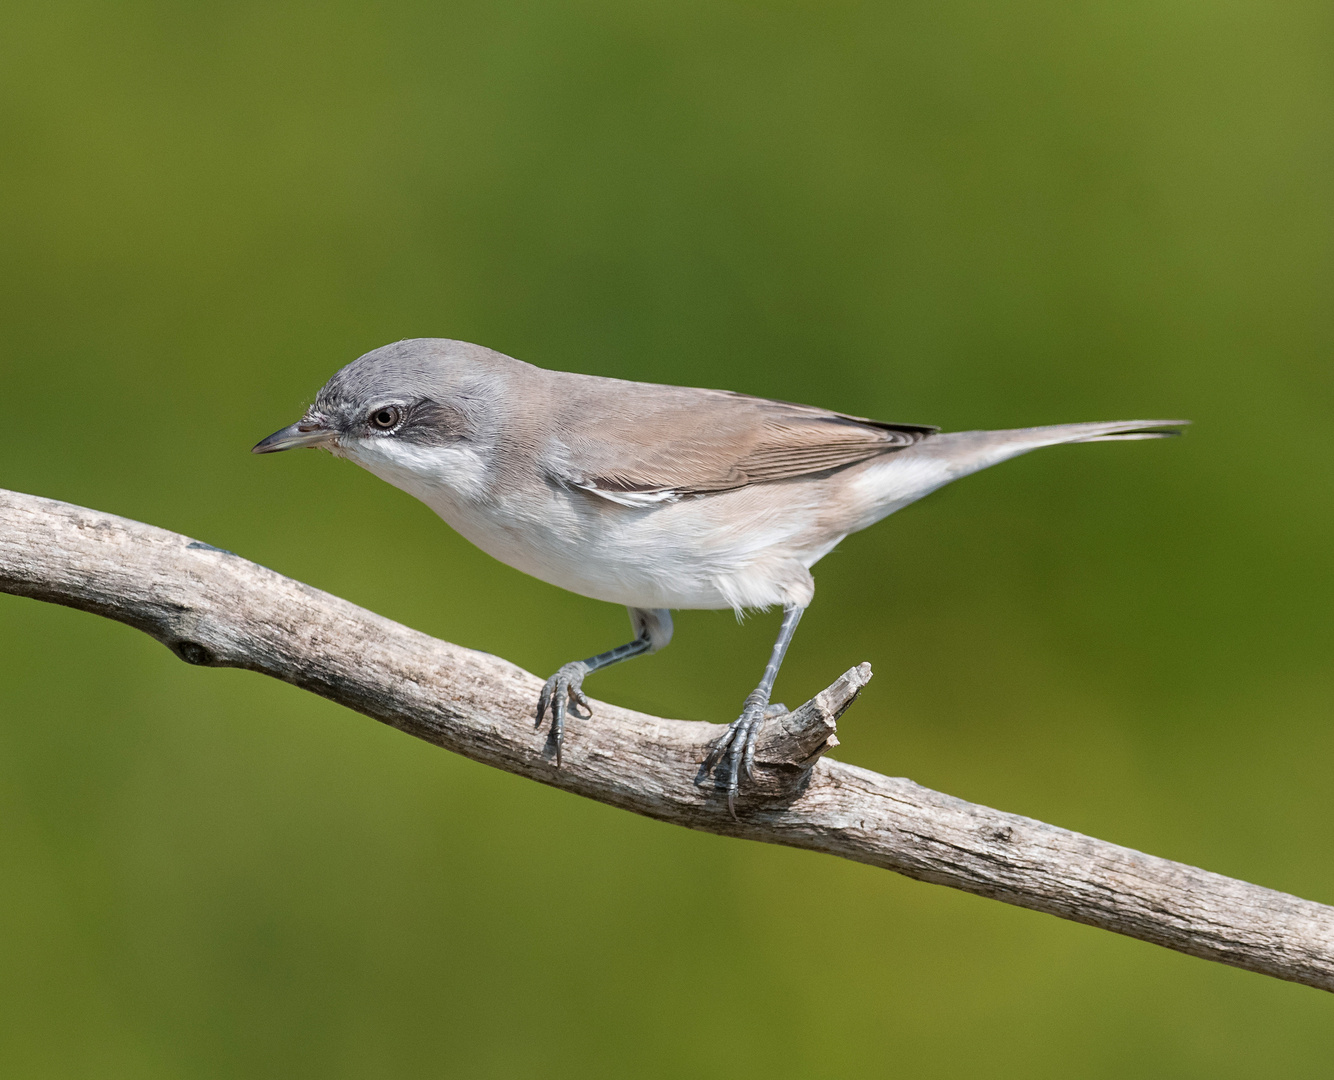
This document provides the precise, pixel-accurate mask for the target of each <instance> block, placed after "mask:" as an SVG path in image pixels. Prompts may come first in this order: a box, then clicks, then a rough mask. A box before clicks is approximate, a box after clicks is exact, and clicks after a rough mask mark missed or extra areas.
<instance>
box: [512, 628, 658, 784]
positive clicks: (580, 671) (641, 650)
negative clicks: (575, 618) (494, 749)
mask: <svg viewBox="0 0 1334 1080" xmlns="http://www.w3.org/2000/svg"><path fill="white" fill-rule="evenodd" d="M626 610H627V611H629V612H630V625H631V626H633V627H634V628H635V639H634V641H631V642H628V643H627V644H625V645H618V646H617V647H616V648H614V649H608V650H607V651H606V652H604V653H598V654H597V656H590V657H589V658H588V659H587V660H572V661H570V663H568V664H566V665H564V666H563V667H562V668H561V669H560V670H559V671H558V672H556V674H554V675H553V676H551V678H549V679H548V680H547V684H546V685H545V686H544V687H542V693H541V695H539V697H538V699H537V723H536V724H535V725H534V726H535V727H541V726H542V719H543V717H545V716H546V713H547V710H548V708H550V710H551V738H552V741H553V742H555V744H556V768H558V769H559V768H560V763H561V741H562V739H563V737H564V734H565V713H566V710H567V709H568V710H569V712H570V714H571V715H573V716H577V717H578V718H579V719H580V720H587V719H588V718H589V717H590V716H592V715H593V712H592V709H591V707H590V706H589V704H588V698H586V697H585V696H584V691H583V682H584V677H585V676H586V675H589V674H591V673H592V672H594V671H597V670H598V669H599V668H604V667H610V666H611V665H612V664H619V663H620V662H621V661H622V660H629V659H630V657H632V656H642V655H644V654H645V653H653V652H657V651H658V650H659V649H661V648H663V647H664V646H666V644H667V643H668V642H669V641H671V640H672V613H671V612H670V611H668V610H667V609H666V608H627V609H626ZM580 709H582V710H583V712H580V711H579V710H580Z"/></svg>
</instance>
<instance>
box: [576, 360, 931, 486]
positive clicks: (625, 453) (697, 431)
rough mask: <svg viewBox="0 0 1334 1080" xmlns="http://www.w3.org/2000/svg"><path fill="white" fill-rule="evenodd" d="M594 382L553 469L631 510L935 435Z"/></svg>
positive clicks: (677, 390) (841, 463)
mask: <svg viewBox="0 0 1334 1080" xmlns="http://www.w3.org/2000/svg"><path fill="white" fill-rule="evenodd" d="M585 379H587V377H584V378H583V379H580V380H579V381H580V383H583V382H584V380H585ZM595 381H596V383H598V384H600V385H599V386H597V387H581V389H587V390H589V391H591V392H587V393H574V394H571V395H570V397H569V398H567V400H566V405H567V408H566V409H565V410H563V413H564V416H563V420H564V423H563V424H562V425H561V427H560V429H559V432H558V435H557V439H558V442H559V446H558V447H556V448H553V449H556V451H557V452H556V454H555V455H554V459H555V460H553V461H552V464H554V465H556V466H557V467H556V470H555V471H556V473H557V475H558V477H559V479H561V480H562V481H563V482H565V483H568V484H571V485H573V486H575V487H580V488H583V489H585V490H587V491H590V492H593V493H594V494H597V495H601V496H602V497H604V498H607V499H611V500H612V501H614V502H620V503H625V504H628V505H634V506H639V505H651V504H653V503H657V502H665V501H670V500H672V499H677V498H681V497H683V496H686V495H703V494H708V493H712V492H719V491H730V490H732V489H734V488H739V487H745V486H747V485H749V484H763V483H768V482H770V481H774V480H791V479H794V478H796V477H800V476H810V475H812V474H816V473H826V472H830V471H833V470H835V469H842V468H846V467H847V466H849V465H854V464H856V463H857V462H859V461H865V460H867V459H868V458H872V457H877V456H879V455H881V454H887V453H892V452H893V451H895V450H901V449H903V448H904V447H907V446H911V445H912V444H913V443H915V442H917V441H919V440H920V439H922V438H924V437H925V436H927V435H930V434H932V433H934V432H935V431H936V430H938V429H936V428H934V427H927V426H924V425H921V424H886V423H881V422H879V421H877V420H866V419H863V418H861V417H857V416H848V415H845V414H843V413H835V412H830V411H828V410H826V409H817V408H814V407H812V406H809V405H794V404H791V403H789V402H785V401H771V400H769V399H767V398H755V397H749V396H747V395H745V394H733V393H730V392H728V391H724V390H689V389H685V388H681V387H668V386H647V385H645V384H643V383H618V382H616V381H615V380H603V379H598V380H595ZM613 386H614V387H615V390H614V392H610V393H609V392H608V391H609V390H611V387H613Z"/></svg>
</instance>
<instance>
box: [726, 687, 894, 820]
mask: <svg viewBox="0 0 1334 1080" xmlns="http://www.w3.org/2000/svg"><path fill="white" fill-rule="evenodd" d="M870 681H871V665H870V664H858V665H857V666H856V667H855V668H851V669H849V670H848V671H845V672H844V673H843V674H842V675H840V676H839V677H838V679H837V680H836V681H835V682H834V683H833V685H831V686H829V687H827V688H826V689H824V690H821V691H820V692H819V693H818V694H816V695H815V697H813V698H811V700H810V701H808V702H806V704H805V705H802V706H801V707H800V708H797V709H794V710H793V711H792V712H780V713H778V714H776V715H774V716H769V717H767V718H766V719H765V721H764V725H763V726H762V727H761V728H760V730H759V734H758V735H757V736H756V739H755V772H754V775H753V776H752V777H750V779H749V781H748V782H747V783H746V784H745V785H744V786H743V788H742V792H743V794H744V797H746V798H755V799H761V800H765V801H779V800H791V799H794V798H796V797H797V796H798V795H800V794H801V792H802V791H803V790H804V789H805V787H806V782H807V780H808V779H809V777H810V772H811V769H812V767H813V766H814V765H815V763H816V762H817V761H819V760H820V758H821V757H822V756H823V755H824V754H825V753H826V752H827V751H829V750H832V749H833V748H834V747H835V746H837V745H838V735H837V734H836V732H837V730H838V718H839V717H840V716H842V715H843V713H844V712H845V711H847V708H848V706H849V705H851V704H852V703H853V702H854V701H856V700H857V695H858V694H860V693H861V692H862V687H864V686H865V685H866V684H867V683H868V682H870Z"/></svg>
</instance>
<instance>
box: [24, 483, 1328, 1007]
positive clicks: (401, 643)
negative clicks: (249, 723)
mask: <svg viewBox="0 0 1334 1080" xmlns="http://www.w3.org/2000/svg"><path fill="white" fill-rule="evenodd" d="M0 591H4V592H9V593H14V594H16V595H20V596H28V597H32V598H34V599H37V600H45V601H49V602H51V603H56V604H64V605H66V606H69V607H74V608H79V609H82V610H84V611H90V612H93V613H95V614H98V615H103V616H106V617H107V618H110V619H116V620H118V621H120V622H123V623H127V624H129V625H130V626H133V627H136V628H138V629H140V630H142V631H144V632H145V633H147V634H150V635H151V636H153V637H154V638H156V639H158V640H159V641H161V642H162V643H163V644H165V645H166V646H167V647H168V648H170V649H171V650H172V651H173V652H174V653H175V654H176V655H177V656H179V657H180V658H181V659H183V660H185V661H187V662H188V663H191V664H197V665H202V666H211V667H239V668H247V669H249V670H251V671H259V672H262V673H264V674H266V675H271V676H273V677H274V678H277V679H282V680H283V681H284V682H289V683H292V684H293V685H295V686H299V687H302V688H303V689H306V690H310V691H312V692H313V693H316V694H319V695H321V696H322V697H326V698H328V699H330V700H331V701H336V702H339V703H340V704H342V705H346V706H347V707H349V708H352V709H356V710H357V711H358V712H362V713H365V714H366V715H367V716H371V717H373V718H375V719H376V720H380V721H382V722H383V723H386V724H389V725H391V726H393V727H395V728H398V729H399V730H400V731H404V732H407V733H408V734H410V735H415V736H416V737H417V738H420V739H425V740H426V741H427V742H430V743H434V744H435V745H437V746H441V747H443V748H445V749H447V750H452V751H454V752H455V753H458V754H463V755H465V756H467V757H470V758H472V759H474V760H476V761H481V762H484V763H486V764H488V765H494V766H496V767H497V768H500V769H505V770H506V771H508V772H512V773H517V774H519V775H521V776H526V777H530V778H531V779H534V780H538V781H541V782H542V783H544V784H550V785H552V786H553V787H558V788H562V789H564V790H566V791H572V792H575V793H576V794H579V795H584V796H587V797H588V798H590V799H596V800H598V801H599V802H604V803H607V804H609V805H611V806H618V807H621V808H622V809H626V810H632V811H634V812H636V813H639V814H644V815H647V816H649V817H653V818H658V819H659V820H662V821H668V822H672V823H674V824H678V825H684V826H687V827H689V828H693V829H702V830H705V831H708V832H714V833H720V834H723V835H726V836H736V837H744V838H747V839H751V840H762V841H765V842H768V843H775V844H787V845H790V846H792V847H799V848H808V849H810V850H814V851H823V852H827V853H829V854H831V855H839V856H842V857H844V858H847V859H853V860H856V861H858V862H863V863H869V864H871V865H873V866H880V867H884V868H885V869H887V870H893V871H895V872H896V873H900V874H905V875H907V876H908V877H912V878H917V879H919V880H921V881H929V882H934V883H936V884H940V885H949V886H951V887H953V888H956V889H963V890H965V891H967V892H971V893H976V894H978V895H981V896H988V897H992V898H994V899H996V900H1003V901H1005V902H1006V903H1010V904H1017V905H1019V906H1021V907H1026V908H1032V909H1034V910H1036V911H1045V912H1048V913H1050V914H1052V915H1059V916H1060V917H1062V918H1065V919H1072V920H1074V921H1076V922H1082V923H1088V924H1090V925H1092V926H1099V927H1102V928H1104V929H1106V930H1112V931H1115V932H1117V933H1120V934H1126V935H1129V936H1130V937H1135V938H1139V939H1141V940H1143V941H1149V942H1153V943H1154V944H1157V945H1163V946H1166V947H1167V948H1170V949H1176V950H1178V951H1180V952H1184V953H1189V954H1190V955H1192V956H1198V957H1203V958H1205V959H1208V960H1217V961H1219V962H1221V963H1225V964H1232V965H1234V966H1236V967H1240V968H1245V969H1247V970H1249V971H1256V972H1261V973H1263V974H1266V975H1272V976H1275V977H1277V978H1280V979H1288V980H1291V981H1293V982H1299V983H1304V984H1306V985H1308V986H1314V987H1318V988H1320V989H1324V990H1331V989H1334V908H1331V907H1327V906H1325V905H1323V904H1317V903H1314V902H1312V901H1309V900H1302V899H1299V898H1298V897H1295V896H1289V895H1288V894H1286V893H1280V892H1275V891H1274V890H1272V889H1266V888H1262V887H1261V886H1258V885H1250V884H1247V883H1246V882H1243V881H1237V880H1235V879H1233V878H1227V877H1223V876H1221V875H1219V874H1213V873H1210V872H1209V871H1207V870H1200V869H1197V868H1196V867H1193V866H1187V865H1184V864H1182V863H1177V862H1171V861H1169V860H1167V859H1159V858H1155V857H1153V856H1151V855H1145V854H1143V853H1141V852H1138V851H1133V850H1131V849H1129V848H1124V847H1120V846H1118V845H1116V844H1110V843H1107V842H1105V841H1102V840H1095V839H1093V838H1091V837H1088V836H1082V835H1080V834H1079V833H1074V832H1070V831H1068V830H1066V829H1060V828H1057V827H1056V826H1053V825H1046V824H1044V823H1042V822H1040V821H1034V820H1032V819H1030V818H1025V817H1020V816H1018V815H1015V814H1007V813H1003V812H1001V811H998V810H991V809H988V808H986V807H983V806H977V805H974V804H972V803H967V802H964V801H963V800H961V799H955V798H952V797H950V796H949V795H942V794H940V793H939V792H935V791H931V790H928V789H927V788H923V787H920V786H919V785H917V784H914V783H913V782H912V781H910V780H905V779H899V778H892V777H887V776H880V775H879V774H877V773H873V772H870V771H868V770H866V769H859V768H857V767H856V766H853V765H845V764H843V763H841V762H838V761H832V760H830V759H828V758H825V757H823V756H822V755H823V753H824V751H825V750H827V749H829V748H830V747H831V746H834V745H837V738H836V737H835V734H834V732H835V728H836V721H837V718H838V716H839V714H840V713H841V712H842V711H843V710H844V709H845V708H847V707H848V705H849V704H851V703H852V701H853V700H854V699H855V698H856V696H857V694H858V692H859V691H860V690H861V688H862V687H863V686H864V685H865V684H866V682H867V680H868V679H869V678H870V668H869V667H868V666H867V665H864V664H863V665H861V666H860V667H857V668H853V669H852V670H851V671H849V672H847V673H846V674H844V675H843V676H841V677H840V678H839V679H838V680H837V681H836V682H835V683H834V684H833V685H832V686H830V687H829V689H827V690H825V691H823V692H822V693H820V694H818V695H817V696H816V697H815V698H813V699H812V700H811V701H809V702H807V703H806V704H805V705H803V706H802V707H801V708H800V709H797V710H794V712H792V713H789V714H786V715H784V716H779V717H777V718H775V719H773V720H771V721H769V722H768V723H767V724H766V726H765V728H764V730H763V732H762V734H761V736H760V742H759V746H758V753H757V761H758V763H759V766H760V776H759V778H758V782H757V784H756V785H754V786H753V787H751V788H750V793H749V795H748V797H745V798H743V799H742V801H741V803H740V804H739V814H740V820H739V821H734V820H733V819H732V818H731V817H730V816H729V815H728V812H727V806H726V800H725V799H723V798H722V797H721V796H720V794H719V792H718V790H717V789H716V787H715V786H714V784H713V783H712V782H711V781H709V780H708V778H705V783H703V784H697V783H696V780H697V777H698V771H699V768H700V763H701V762H702V761H703V760H704V757H705V753H706V748H707V746H708V744H709V743H710V742H711V741H712V740H713V739H714V738H716V737H717V736H718V735H719V734H720V733H721V732H722V730H723V728H722V726H721V725H714V724H704V723H698V722H691V721H684V720H671V719H664V718H661V717H656V716H648V715H645V714H643V713H637V712H632V711H630V710H628V709H622V708H618V707H616V706H614V705H608V704H604V703H602V702H594V713H593V718H592V719H591V720H581V721H579V722H577V723H573V724H571V725H569V726H568V727H567V730H566V736H565V749H564V755H565V757H564V766H563V767H562V768H561V769H559V770H557V769H556V768H555V766H554V763H553V761H552V758H551V748H550V746H549V745H546V743H545V742H544V736H545V732H543V733H536V732H534V729H533V720H532V716H533V709H534V703H535V702H536V700H537V695H538V691H539V690H540V689H541V686H542V680H540V679H538V678H537V677H535V676H533V675H530V674H529V673H527V672H526V671H523V670H521V669H520V668H518V667H516V666H515V665H513V664H510V663H508V662H507V661H505V660H502V659H499V658H498V657H494V656H490V655H488V654H486V653H479V652H474V651H472V650H469V649H464V648H460V647H459V646H457V645H451V644H449V643H448V642H444V641H439V640H436V639H434V638H431V637H428V636H426V635H425V634H421V633H418V632H417V631H415V630H411V629H409V628H407V627H405V626H401V625H399V624H398V623H395V622H391V621H390V620H388V619H385V618H382V617H380V616H379V615H376V614H374V613H372V612H369V611H366V610H364V609H362V608H359V607H357V606H355V605H354V604H350V603H348V602H347V601H346V600H341V599H339V598H338V597H336V596H331V595H330V594H328V593H324V592H321V591H320V590H318V589H313V588H311V587H310V586H308V585H303V584H301V583H300V582H298V581H293V580H292V579H290V578H286V577H283V576H282V575H281V574H278V573H275V572H274V571H272V570H268V569H266V568H265V567H262V566H259V565H257V564H255V563H252V562H249V561H248V560H246V559H243V558H241V557H240V556H238V555H234V554H231V553H230V552H226V551H220V550H218V549H217V548H214V547H211V546H209V545H207V544H202V543H199V542H198V541H194V540H191V539H189V538H188V537H185V536H180V535H178V534H176V533H172V532H167V531H165V530H163V529H158V528H154V527H153V526H151V525H144V524H140V523H139V522H135V521H129V520H127V519H125V518H119V517H115V516H113V515H110V514H104V513H99V512H97V511H94V510H88V509H84V508H82V507H78V506H71V505H69V504H67V503H61V502H56V501H53V500H50V499H43V498H39V497H36V496H32V495H21V494H17V493H13V492H6V491H0Z"/></svg>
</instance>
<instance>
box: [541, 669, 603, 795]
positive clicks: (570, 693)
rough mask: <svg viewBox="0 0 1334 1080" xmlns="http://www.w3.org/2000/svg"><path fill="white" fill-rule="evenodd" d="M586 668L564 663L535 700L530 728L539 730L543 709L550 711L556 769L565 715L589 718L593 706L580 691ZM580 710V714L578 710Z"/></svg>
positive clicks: (562, 738)
mask: <svg viewBox="0 0 1334 1080" xmlns="http://www.w3.org/2000/svg"><path fill="white" fill-rule="evenodd" d="M587 674H588V666H587V665H586V664H585V663H584V662H583V661H582V660H575V661H572V662H571V663H568V664H566V665H565V666H564V667H562V668H561V669H560V670H559V671H558V672H556V674H554V675H553V676H551V678H549V679H548V680H547V681H546V685H544V686H543V687H542V692H541V693H540V694H539V695H538V697H537V715H536V717H535V720H534V723H533V727H534V728H540V727H541V726H542V719H543V717H544V716H545V715H546V713H547V710H548V709H550V711H551V740H552V742H554V743H555V744H556V768H558V769H559V768H560V767H561V749H562V743H563V741H564V737H565V714H566V712H569V714H570V715H571V716H573V717H575V718H576V719H578V720H587V719H588V718H589V717H591V716H592V715H593V707H592V705H590V704H589V701H588V698H587V697H586V696H585V694H584V691H583V689H582V684H583V681H584V676H585V675H587ZM581 710H582V711H581Z"/></svg>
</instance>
